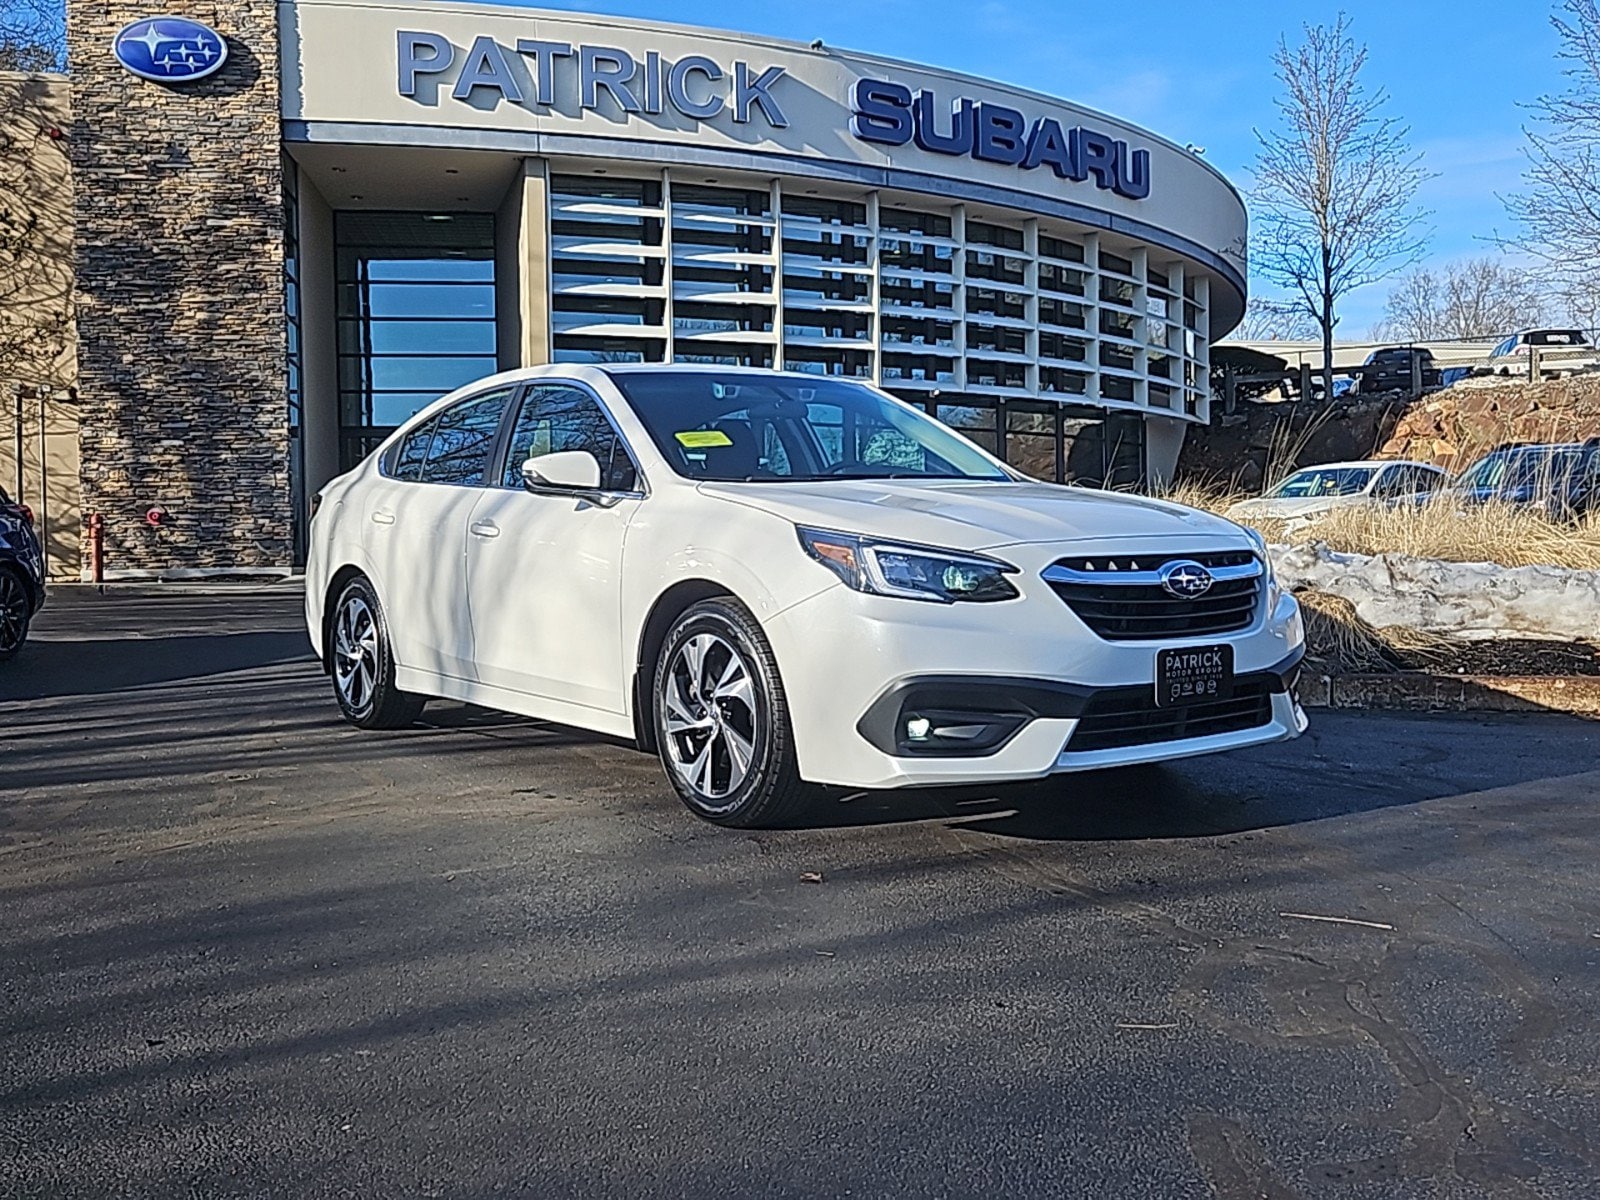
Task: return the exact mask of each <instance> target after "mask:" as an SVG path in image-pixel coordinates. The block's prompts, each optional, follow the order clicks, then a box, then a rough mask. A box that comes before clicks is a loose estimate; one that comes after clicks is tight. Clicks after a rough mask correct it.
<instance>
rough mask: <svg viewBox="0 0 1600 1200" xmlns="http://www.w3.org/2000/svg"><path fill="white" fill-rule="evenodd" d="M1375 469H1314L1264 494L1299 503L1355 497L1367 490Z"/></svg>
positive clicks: (1301, 472) (1298, 472)
mask: <svg viewBox="0 0 1600 1200" xmlns="http://www.w3.org/2000/svg"><path fill="white" fill-rule="evenodd" d="M1376 471H1377V468H1376V467H1315V468H1313V469H1311V470H1307V471H1296V472H1295V473H1294V474H1293V475H1291V476H1289V478H1287V479H1285V480H1284V481H1283V482H1282V483H1280V484H1279V485H1278V486H1277V487H1275V488H1273V489H1272V490H1271V491H1270V492H1268V493H1267V496H1268V497H1269V498H1271V499H1275V500H1300V499H1304V498H1305V497H1307V496H1355V495H1358V494H1360V493H1361V492H1364V491H1366V490H1367V484H1369V483H1371V482H1372V476H1373V475H1374V474H1375V473H1376Z"/></svg>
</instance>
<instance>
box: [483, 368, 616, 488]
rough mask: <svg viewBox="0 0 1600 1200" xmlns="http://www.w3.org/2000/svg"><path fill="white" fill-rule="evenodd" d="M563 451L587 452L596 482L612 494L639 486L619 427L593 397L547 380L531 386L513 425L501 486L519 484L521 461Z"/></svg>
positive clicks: (520, 482) (577, 389)
mask: <svg viewBox="0 0 1600 1200" xmlns="http://www.w3.org/2000/svg"><path fill="white" fill-rule="evenodd" d="M562 450H587V451H588V452H589V453H590V454H592V455H594V456H595V459H596V460H597V461H598V462H599V463H600V486H601V488H603V489H604V490H606V491H611V492H631V491H633V490H634V489H635V488H637V487H638V486H639V472H638V470H637V469H636V468H635V467H634V465H633V460H632V459H631V458H630V457H629V456H628V449H627V447H626V446H624V445H623V444H622V439H621V438H620V437H618V436H617V431H616V430H615V429H613V428H612V427H611V422H610V421H608V420H606V415H605V413H604V412H603V411H601V408H600V405H599V404H598V403H596V401H595V398H594V397H593V396H591V395H590V394H589V393H588V392H586V391H584V390H583V389H581V388H575V387H565V386H562V385H559V384H548V385H545V386H543V387H534V388H532V389H530V390H529V392H528V394H527V396H526V397H525V398H524V399H523V401H522V408H521V410H520V411H519V412H518V413H517V421H516V424H515V425H514V426H512V429H511V444H510V447H509V450H508V452H507V454H506V468H505V472H504V474H503V475H502V477H501V480H500V482H501V484H502V485H504V486H505V487H521V486H522V464H523V462H525V461H526V460H527V459H530V458H533V457H534V456H535V455H539V454H555V453H557V452H559V451H562Z"/></svg>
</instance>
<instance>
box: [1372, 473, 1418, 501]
mask: <svg viewBox="0 0 1600 1200" xmlns="http://www.w3.org/2000/svg"><path fill="white" fill-rule="evenodd" d="M1408 482H1409V480H1408V479H1407V476H1406V469H1405V468H1404V467H1390V468H1389V469H1388V470H1386V471H1385V472H1384V473H1383V474H1382V475H1381V476H1380V477H1379V479H1378V482H1377V485H1376V486H1374V487H1373V489H1372V494H1373V495H1374V496H1377V497H1378V498H1379V499H1382V500H1389V499H1393V498H1394V497H1395V496H1404V495H1405V494H1406V492H1407V491H1408V490H1410V489H1409V488H1407V486H1406V485H1407V483H1408Z"/></svg>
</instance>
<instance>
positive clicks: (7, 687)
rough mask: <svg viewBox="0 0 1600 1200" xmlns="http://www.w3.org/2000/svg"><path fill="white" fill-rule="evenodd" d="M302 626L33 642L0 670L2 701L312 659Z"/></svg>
mask: <svg viewBox="0 0 1600 1200" xmlns="http://www.w3.org/2000/svg"><path fill="white" fill-rule="evenodd" d="M310 661H312V655H311V651H310V648H309V647H308V646H307V645H306V637H305V634H304V633H301V632H298V631H296V632H286V631H278V630H263V631H258V632H243V633H198V634H174V635H172V636H170V637H155V638H126V639H122V638H104V639H101V638H96V639H85V640H81V641H77V640H67V639H52V640H43V639H40V640H37V641H29V642H28V643H27V644H26V645H24V646H23V648H22V650H21V652H20V653H19V654H18V655H17V656H16V657H15V658H14V659H12V660H11V661H10V662H9V663H7V664H5V667H4V668H3V669H0V700H50V699H59V698H61V697H65V696H83V695H98V694H102V693H105V692H119V691H124V690H126V689H129V688H141V687H152V686H156V685H160V684H171V683H182V682H185V681H188V680H195V679H202V678H205V677H206V676H209V675H226V674H230V673H232V672H235V671H252V670H258V669H260V668H262V667H269V666H276V665H278V664H280V663H293V662H310Z"/></svg>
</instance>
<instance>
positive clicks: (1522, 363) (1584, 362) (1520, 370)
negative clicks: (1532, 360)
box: [1489, 329, 1600, 375]
mask: <svg viewBox="0 0 1600 1200" xmlns="http://www.w3.org/2000/svg"><path fill="white" fill-rule="evenodd" d="M1534 348H1537V349H1538V351H1539V373H1540V374H1541V375H1564V374H1570V373H1572V372H1573V371H1581V370H1583V369H1585V368H1586V367H1591V366H1594V365H1595V363H1596V362H1597V361H1600V359H1597V358H1596V356H1595V350H1594V347H1593V346H1592V345H1591V344H1590V342H1589V338H1588V335H1587V334H1585V333H1584V332H1583V330H1581V329H1524V330H1522V331H1521V332H1520V333H1513V334H1512V335H1511V336H1510V337H1508V338H1506V340H1505V341H1503V342H1501V343H1500V344H1499V345H1498V346H1496V347H1495V348H1494V349H1493V350H1491V351H1489V369H1490V370H1491V371H1493V372H1496V373H1498V374H1501V375H1526V374H1527V373H1528V356H1529V355H1530V354H1532V353H1533V350H1534Z"/></svg>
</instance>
